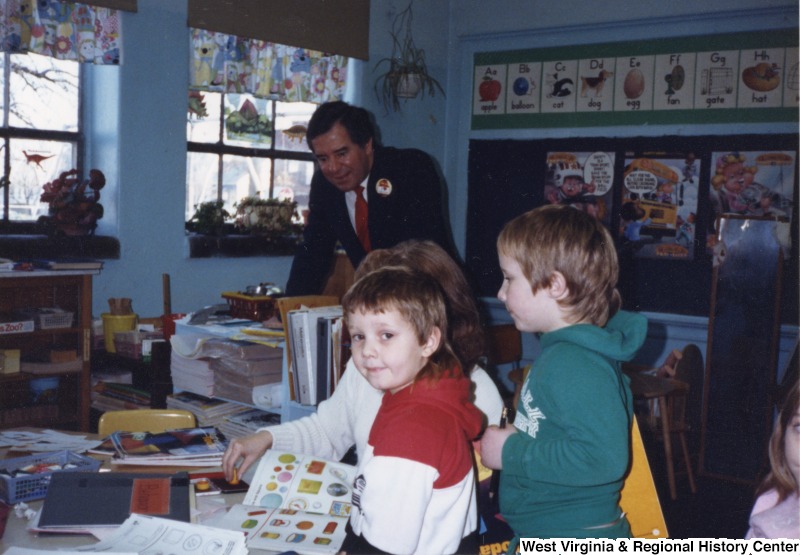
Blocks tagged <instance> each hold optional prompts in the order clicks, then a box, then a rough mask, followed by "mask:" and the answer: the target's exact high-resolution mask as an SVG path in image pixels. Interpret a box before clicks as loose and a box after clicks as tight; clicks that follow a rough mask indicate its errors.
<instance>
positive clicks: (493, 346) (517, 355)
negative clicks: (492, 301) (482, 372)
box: [486, 324, 524, 415]
mask: <svg viewBox="0 0 800 555" xmlns="http://www.w3.org/2000/svg"><path fill="white" fill-rule="evenodd" d="M486 346H487V355H486V362H487V364H488V366H489V368H494V369H497V368H498V367H499V366H502V365H505V364H510V365H511V371H510V372H509V373H508V379H509V380H510V381H511V382H512V383H513V384H514V385H515V388H514V399H513V402H512V405H511V407H510V408H511V409H512V413H511V414H512V415H513V410H514V409H516V407H517V401H518V400H519V389H520V387H521V385H522V381H523V375H522V374H523V372H524V370H523V369H522V368H520V361H521V359H522V334H521V333H520V331H519V330H518V329H517V328H516V327H515V326H514V324H498V325H495V326H489V327H488V328H487V329H486Z"/></svg>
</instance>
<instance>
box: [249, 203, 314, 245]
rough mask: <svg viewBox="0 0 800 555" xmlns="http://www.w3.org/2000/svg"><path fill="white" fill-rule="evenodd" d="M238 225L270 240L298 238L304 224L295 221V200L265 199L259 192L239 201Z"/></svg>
mask: <svg viewBox="0 0 800 555" xmlns="http://www.w3.org/2000/svg"><path fill="white" fill-rule="evenodd" d="M234 206H235V207H236V227H237V228H240V229H243V230H245V231H246V232H248V233H252V234H255V235H261V236H264V237H266V238H267V239H268V240H278V239H281V238H287V237H288V238H297V237H299V236H300V235H301V234H302V232H303V226H302V225H301V224H298V223H295V219H296V216H297V203H296V202H294V201H293V200H279V199H274V198H270V199H263V198H261V197H260V196H259V195H258V193H256V195H255V196H251V197H244V198H243V199H242V200H240V201H239V202H237V203H236V204H235V205H234Z"/></svg>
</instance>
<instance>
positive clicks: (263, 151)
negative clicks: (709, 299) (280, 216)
mask: <svg viewBox="0 0 800 555" xmlns="http://www.w3.org/2000/svg"><path fill="white" fill-rule="evenodd" d="M191 90H192V89H188V90H187V91H188V92H190V91H191ZM218 94H219V101H220V112H219V113H220V120H219V122H218V123H219V135H218V137H217V140H216V142H214V143H211V142H196V141H190V140H188V139H187V141H186V153H187V158H188V155H189V154H190V153H200V154H215V155H217V200H222V196H223V186H224V183H223V169H224V168H223V164H224V157H225V156H226V155H227V156H241V157H249V158H260V159H264V158H266V159H269V160H270V162H271V163H270V169H269V197H267V198H274V187H275V162H276V161H278V160H296V161H302V162H313V163H314V165H315V169H316V164H317V159H316V157H315V156H314V154H313V153H312V152H311V151H310V150H309V151H308V152H300V151H292V150H280V149H277V148H276V147H275V145H276V143H277V141H276V135H277V133H278V131H276V129H275V121H276V118H277V106H278V102H280V100H277V99H273V98H267V99H266V100H268V101H269V106H270V108H271V114H270V118H271V120H272V123H273V125H272V132H271V143H270V146H269V147H263V148H258V147H243V146H236V145H230V144H225V140H224V139H225V137H224V134H225V119H224V118H225V95H226V94H228V93H226V92H221V93H218ZM236 94H242V93H236ZM184 202H185V201H184ZM184 223H185V228H186V230H187V231H193V226H192V224H191V223H190V222H189V221H188V220H187V221H185V222H184ZM232 228H233V224H227V231H232Z"/></svg>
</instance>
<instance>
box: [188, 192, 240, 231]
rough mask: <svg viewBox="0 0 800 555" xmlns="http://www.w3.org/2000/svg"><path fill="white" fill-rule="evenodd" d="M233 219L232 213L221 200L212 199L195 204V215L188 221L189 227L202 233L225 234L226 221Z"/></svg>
mask: <svg viewBox="0 0 800 555" xmlns="http://www.w3.org/2000/svg"><path fill="white" fill-rule="evenodd" d="M228 221H232V216H231V214H230V213H229V212H228V211H227V210H225V203H224V202H222V201H221V200H210V201H206V202H201V203H200V204H195V205H194V215H192V217H191V219H190V220H189V221H188V222H187V224H188V225H187V228H188V229H189V230H190V231H194V232H195V233H200V234H202V235H214V236H220V235H225V231H226V225H225V223H226V222H228Z"/></svg>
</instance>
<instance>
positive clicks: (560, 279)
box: [547, 272, 569, 301]
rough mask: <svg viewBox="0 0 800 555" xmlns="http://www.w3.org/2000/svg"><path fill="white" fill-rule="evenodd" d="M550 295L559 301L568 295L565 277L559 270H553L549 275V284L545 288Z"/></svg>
mask: <svg viewBox="0 0 800 555" xmlns="http://www.w3.org/2000/svg"><path fill="white" fill-rule="evenodd" d="M547 291H548V293H549V294H550V297H552V298H553V299H555V300H557V301H560V300H561V299H563V298H564V297H566V296H567V295H569V287H567V278H565V277H564V274H562V273H561V272H553V275H552V276H551V277H550V286H549V287H548V288H547Z"/></svg>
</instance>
